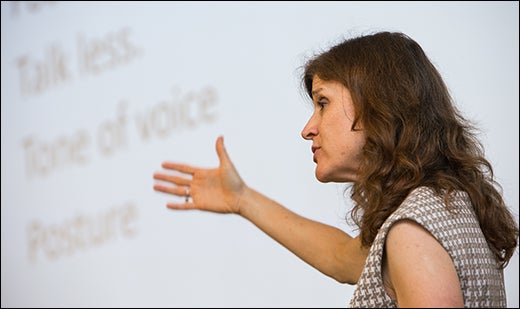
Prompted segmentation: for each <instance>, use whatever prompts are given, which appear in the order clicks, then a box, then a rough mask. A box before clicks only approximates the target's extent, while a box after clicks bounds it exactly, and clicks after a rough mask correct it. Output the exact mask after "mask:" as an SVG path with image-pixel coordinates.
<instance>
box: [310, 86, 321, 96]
mask: <svg viewBox="0 0 520 309" xmlns="http://www.w3.org/2000/svg"><path fill="white" fill-rule="evenodd" d="M322 90H323V88H318V89H316V90H313V91H312V92H311V94H312V97H313V98H314V96H315V95H317V94H318V93H320V92H321V91H322Z"/></svg>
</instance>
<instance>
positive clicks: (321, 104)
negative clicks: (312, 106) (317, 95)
mask: <svg viewBox="0 0 520 309" xmlns="http://www.w3.org/2000/svg"><path fill="white" fill-rule="evenodd" d="M316 104H317V105H318V107H319V108H320V109H322V108H323V107H325V105H326V104H327V102H325V101H318V103H316Z"/></svg>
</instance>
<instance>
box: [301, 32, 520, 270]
mask: <svg viewBox="0 0 520 309" xmlns="http://www.w3.org/2000/svg"><path fill="white" fill-rule="evenodd" d="M316 75H317V76H319V78H320V79H323V80H333V81H337V82H340V83H342V84H343V85H344V86H345V87H346V88H347V89H349V91H350V93H351V96H352V100H353V102H354V107H355V110H356V117H355V121H354V124H353V125H352V128H351V130H354V128H355V127H356V124H361V127H362V130H364V133H365V135H366V144H365V146H364V148H363V158H364V159H363V162H362V164H361V167H360V170H359V174H358V179H357V180H356V182H355V183H353V184H352V185H351V187H350V188H351V198H352V200H353V201H354V207H353V209H352V211H351V218H352V219H353V221H354V223H355V224H356V225H357V226H358V227H359V229H360V237H361V241H362V244H363V245H364V246H370V245H371V244H372V242H373V241H374V238H375V236H376V234H377V232H378V230H379V228H380V227H381V225H382V224H383V222H384V221H385V220H386V219H387V218H388V216H389V215H390V214H391V213H392V212H394V211H395V210H396V209H397V208H398V207H399V205H400V204H401V203H402V202H403V200H404V199H405V198H406V196H407V195H408V194H409V193H410V191H411V190H413V189H415V188H417V187H420V186H428V187H430V188H432V189H434V190H435V192H437V193H438V194H444V196H445V200H446V205H448V207H449V196H450V193H451V192H453V191H456V190H462V191H465V192H467V193H468V195H469V197H470V199H471V202H472V205H473V208H474V211H475V214H476V215H477V217H478V221H479V223H480V227H481V229H482V232H483V233H484V235H485V237H486V240H487V242H488V243H489V245H490V248H491V249H492V250H493V252H494V254H495V255H496V257H497V259H498V261H500V263H501V265H502V267H505V266H506V265H507V264H508V262H509V260H510V258H511V256H512V255H513V253H514V251H515V249H516V247H517V245H518V224H517V223H516V221H515V219H514V217H513V215H512V213H511V212H510V210H509V208H508V207H507V206H506V205H505V203H504V200H503V197H502V188H501V186H500V184H498V183H497V182H496V181H495V179H494V175H493V169H492V166H491V164H490V162H489V161H488V160H486V158H485V157H484V151H483V146H482V144H481V143H480V142H479V140H478V139H477V137H476V127H475V126H474V125H472V124H471V123H470V122H469V121H468V120H467V119H465V118H464V117H463V116H462V114H461V113H460V111H459V110H458V109H457V108H456V107H455V105H454V104H453V100H452V98H451V96H450V94H449V91H448V88H447V87H446V85H445V83H444V81H443V79H442V77H441V75H440V73H439V72H438V71H437V69H436V68H435V66H434V65H433V64H432V62H431V61H430V60H429V59H428V57H427V56H426V54H425V53H424V51H423V49H422V48H421V47H420V45H419V44H418V43H417V42H415V41H414V40H413V39H411V38H410V37H408V36H407V35H405V34H403V33H399V32H378V33H374V34H369V35H365V36H360V37H356V38H352V39H348V40H345V41H343V42H342V43H340V44H338V45H336V46H334V47H332V48H331V49H329V50H328V51H326V52H324V53H322V54H320V55H318V56H316V57H314V58H313V59H311V60H309V61H308V62H307V63H306V65H305V66H304V72H303V77H302V82H303V86H304V87H305V90H306V92H307V94H308V95H309V96H310V97H311V99H312V80H313V78H314V76H316Z"/></svg>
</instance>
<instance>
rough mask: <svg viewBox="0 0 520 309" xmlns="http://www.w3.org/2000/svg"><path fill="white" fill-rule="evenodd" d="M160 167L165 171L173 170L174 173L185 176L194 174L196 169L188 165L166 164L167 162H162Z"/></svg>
mask: <svg viewBox="0 0 520 309" xmlns="http://www.w3.org/2000/svg"><path fill="white" fill-rule="evenodd" d="M161 166H162V167H163V168H165V169H169V170H174V171H178V172H181V173H185V174H193V173H195V170H196V168H194V167H193V166H190V165H186V164H179V163H174V162H168V161H167V162H163V163H162V164H161Z"/></svg>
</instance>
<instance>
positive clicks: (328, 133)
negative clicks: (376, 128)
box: [302, 75, 365, 182]
mask: <svg viewBox="0 0 520 309" xmlns="http://www.w3.org/2000/svg"><path fill="white" fill-rule="evenodd" d="M312 100H313V105H314V112H313V114H312V116H311V118H310V119H309V121H308V122H307V124H306V125H305V127H304V128H303V131H302V136H303V138H304V139H306V140H312V152H313V154H314V158H313V160H314V162H315V163H316V172H315V173H316V178H317V179H318V180H319V181H321V182H355V181H356V180H357V173H358V168H359V165H360V162H361V149H362V148H363V145H364V144H365V135H364V133H363V130H362V128H358V127H356V129H357V130H356V131H353V130H352V129H351V128H352V123H353V120H354V116H355V111H354V104H353V103H352V98H351V96H350V91H349V90H348V89H347V88H346V87H345V86H343V85H342V84H341V83H339V82H336V81H324V80H321V79H320V78H319V77H318V76H316V75H315V76H314V78H313V81H312ZM357 126H360V124H359V123H358V124H357Z"/></svg>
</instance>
